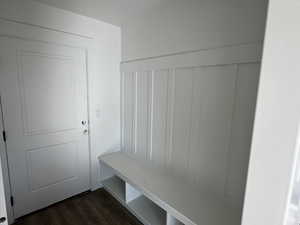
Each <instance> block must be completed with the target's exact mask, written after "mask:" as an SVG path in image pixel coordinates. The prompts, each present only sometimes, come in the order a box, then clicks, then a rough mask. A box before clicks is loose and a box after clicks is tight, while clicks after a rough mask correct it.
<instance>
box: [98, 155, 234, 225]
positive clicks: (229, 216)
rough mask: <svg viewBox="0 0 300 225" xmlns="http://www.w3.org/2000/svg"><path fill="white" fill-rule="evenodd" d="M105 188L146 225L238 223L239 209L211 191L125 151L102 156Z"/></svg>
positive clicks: (219, 224) (101, 164)
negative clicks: (143, 161) (134, 157)
mask: <svg viewBox="0 0 300 225" xmlns="http://www.w3.org/2000/svg"><path fill="white" fill-rule="evenodd" d="M99 161H100V166H101V178H102V184H103V186H104V188H105V189H106V190H107V191H108V192H109V193H110V194H111V195H113V196H114V197H115V198H116V199H117V200H118V201H119V202H120V203H121V204H122V205H123V206H125V207H126V208H127V209H128V210H129V211H131V212H132V213H133V214H134V215H135V216H136V217H137V218H138V219H139V220H140V221H141V222H142V223H143V224H147V225H181V224H185V225H196V224H197V225H238V224H239V223H240V215H239V212H237V211H236V210H234V208H232V207H231V206H229V205H228V204H226V203H225V201H222V197H218V196H216V195H214V194H212V193H210V192H209V191H204V190H200V189H199V188H197V187H191V186H190V185H187V184H186V182H184V181H183V180H180V179H178V178H176V177H174V176H172V175H171V174H168V172H167V171H164V170H161V169H157V168H154V167H150V166H148V165H147V164H142V163H141V162H139V161H137V160H135V159H133V158H131V157H130V156H129V155H127V154H126V153H123V152H115V153H110V154H107V155H103V156H101V157H99Z"/></svg>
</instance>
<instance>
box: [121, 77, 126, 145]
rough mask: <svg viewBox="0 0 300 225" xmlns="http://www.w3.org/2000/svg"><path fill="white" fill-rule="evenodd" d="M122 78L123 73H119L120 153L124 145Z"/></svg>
mask: <svg viewBox="0 0 300 225" xmlns="http://www.w3.org/2000/svg"><path fill="white" fill-rule="evenodd" d="M124 76H125V72H121V77H120V78H121V80H120V89H121V90H120V93H121V96H120V101H121V106H120V126H121V129H120V135H121V151H123V150H124V147H125V144H124V121H125V119H124V111H125V110H124V103H125V102H124V97H125V93H124V90H125V88H124Z"/></svg>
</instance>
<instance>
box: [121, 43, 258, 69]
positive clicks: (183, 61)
mask: <svg viewBox="0 0 300 225" xmlns="http://www.w3.org/2000/svg"><path fill="white" fill-rule="evenodd" d="M261 50H262V44H261V43H260V42H259V43H250V44H243V45H234V46H224V47H219V48H211V49H204V50H199V51H195V52H187V53H180V54H173V55H168V56H162V57H157V58H149V59H143V60H136V61H128V62H123V63H122V64H121V71H122V72H132V71H146V70H152V69H153V68H155V69H156V70H160V69H168V68H185V67H199V66H218V65H230V64H242V63H254V62H260V61H261V52H262V51H261Z"/></svg>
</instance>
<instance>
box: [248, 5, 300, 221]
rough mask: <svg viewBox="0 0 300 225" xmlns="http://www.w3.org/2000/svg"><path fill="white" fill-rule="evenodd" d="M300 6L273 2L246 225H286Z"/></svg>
mask: <svg viewBox="0 0 300 225" xmlns="http://www.w3.org/2000/svg"><path fill="white" fill-rule="evenodd" d="M299 11H300V2H299V1H294V0H287V1H278V0H270V2H269V11H268V19H267V29H266V37H265V45H264V53H263V60H262V71H261V78H260V85H259V92H258V93H259V94H258V102H257V110H256V119H255V125H254V133H253V142H252V150H251V159H250V167H249V174H248V184H247V191H246V202H245V208H244V216H243V217H244V218H243V225H265V224H272V225H283V224H285V219H286V218H287V214H286V212H287V211H286V210H287V204H288V202H289V201H290V196H291V191H292V185H291V184H292V181H293V176H294V174H295V171H296V170H295V168H296V167H295V165H296V160H297V154H298V151H299V143H300V142H299V140H300V136H299V124H300V88H299V84H300V75H299V74H300V67H299V49H300V42H299V40H300V32H299V29H297V28H298V27H299V25H300V22H299V21H300V14H299Z"/></svg>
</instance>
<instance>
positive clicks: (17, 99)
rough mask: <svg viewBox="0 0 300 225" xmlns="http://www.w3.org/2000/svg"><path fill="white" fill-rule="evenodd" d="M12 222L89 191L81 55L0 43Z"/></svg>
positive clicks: (41, 46)
mask: <svg viewBox="0 0 300 225" xmlns="http://www.w3.org/2000/svg"><path fill="white" fill-rule="evenodd" d="M0 49H1V52H0V74H1V87H0V88H1V90H2V91H1V92H2V95H3V96H2V99H3V111H4V112H3V113H4V122H5V129H6V134H7V155H8V163H9V170H10V180H11V187H12V195H13V197H14V216H15V218H17V217H20V216H22V215H25V214H27V213H30V212H32V211H35V210H37V209H40V208H43V207H46V206H48V205H50V204H53V203H55V202H57V201H60V200H63V199H65V198H68V197H70V196H72V195H75V194H77V193H80V192H83V191H86V190H88V189H89V188H90V172H89V168H90V167H89V150H88V132H86V131H87V129H88V127H87V126H88V125H87V123H86V122H83V121H87V119H88V118H87V99H86V93H87V90H86V87H87V80H86V65H85V51H84V50H83V49H80V48H73V47H67V46H62V45H55V44H47V43H42V42H38V41H25V40H19V39H12V38H1V39H0Z"/></svg>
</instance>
